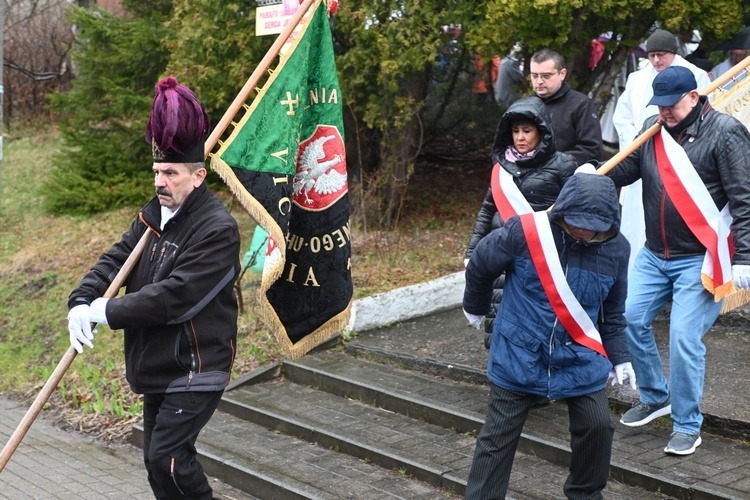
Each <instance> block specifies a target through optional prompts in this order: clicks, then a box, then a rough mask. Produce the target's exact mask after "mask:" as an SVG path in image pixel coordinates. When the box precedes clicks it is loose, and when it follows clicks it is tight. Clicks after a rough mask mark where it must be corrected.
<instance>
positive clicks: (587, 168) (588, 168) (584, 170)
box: [575, 163, 596, 174]
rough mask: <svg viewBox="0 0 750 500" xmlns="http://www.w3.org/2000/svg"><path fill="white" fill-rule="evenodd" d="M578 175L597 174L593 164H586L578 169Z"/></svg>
mask: <svg viewBox="0 0 750 500" xmlns="http://www.w3.org/2000/svg"><path fill="white" fill-rule="evenodd" d="M575 173H576V174H595V173H596V167H594V166H593V165H592V164H591V163H584V164H583V165H581V166H580V167H578V168H577V169H576V171H575Z"/></svg>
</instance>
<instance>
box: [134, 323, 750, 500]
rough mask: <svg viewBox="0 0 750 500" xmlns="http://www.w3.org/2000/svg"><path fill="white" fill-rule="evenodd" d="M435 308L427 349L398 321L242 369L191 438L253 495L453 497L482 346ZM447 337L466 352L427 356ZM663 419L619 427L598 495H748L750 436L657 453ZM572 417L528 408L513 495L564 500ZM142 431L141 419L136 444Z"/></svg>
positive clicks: (482, 389)
mask: <svg viewBox="0 0 750 500" xmlns="http://www.w3.org/2000/svg"><path fill="white" fill-rule="evenodd" d="M458 315H460V310H459V312H458ZM440 317H441V316H440V315H438V320H437V321H443V324H442V327H443V328H439V329H432V328H433V326H434V325H428V326H427V329H428V330H430V329H432V331H433V332H434V335H433V336H432V337H430V335H429V333H427V334H426V336H425V338H430V339H431V340H430V341H431V342H432V344H431V347H432V348H430V346H427V347H425V346H423V345H416V344H415V341H413V340H410V339H412V337H410V336H409V333H410V331H409V328H408V325H406V324H405V325H396V326H394V327H392V328H391V329H390V330H383V331H382V332H379V331H378V330H375V331H373V332H367V333H366V334H363V335H360V336H358V337H356V338H355V339H353V340H350V341H347V342H345V343H342V342H341V340H340V339H338V338H337V339H334V340H333V341H331V342H329V343H328V345H325V346H321V348H319V349H317V350H316V351H315V352H313V353H310V354H308V355H306V356H304V357H303V358H301V359H300V360H297V361H290V360H284V361H282V362H280V363H277V364H273V365H270V366H265V367H262V368H260V369H258V370H256V371H254V372H253V373H251V374H249V375H247V376H245V377H243V378H241V379H238V380H236V381H235V382H234V383H233V384H232V385H231V386H230V387H229V388H228V389H227V390H226V392H225V395H224V398H223V400H222V403H221V405H220V407H219V412H217V414H216V415H214V417H213V418H212V419H211V421H210V422H209V424H208V425H207V426H206V428H205V429H204V431H203V432H202V433H201V435H200V437H199V440H198V445H197V447H198V450H199V453H200V455H201V463H202V464H203V465H204V467H205V469H206V472H207V474H209V475H211V476H214V477H216V478H218V479H220V480H222V481H224V482H225V483H227V484H229V485H231V486H233V487H234V488H237V489H239V490H241V491H243V492H246V493H247V495H248V497H247V498H260V499H287V498H289V499H297V498H299V499H303V498H304V499H308V498H309V499H336V498H357V499H380V498H389V499H395V498H415V499H425V500H427V499H438V498H461V497H462V496H463V493H464V490H465V486H466V479H467V476H468V472H469V468H470V466H471V459H472V455H473V451H474V441H475V436H476V432H477V431H478V430H479V428H480V427H481V425H482V423H483V421H484V416H485V412H486V400H487V394H488V386H487V385H486V379H485V377H484V373H483V369H482V368H483V365H482V364H481V363H480V362H478V361H477V360H476V357H477V356H481V355H482V354H484V356H485V360H486V353H483V352H482V351H481V350H478V351H472V350H473V349H474V344H477V345H479V344H480V343H479V337H478V336H477V334H476V333H475V332H476V331H474V332H471V333H469V332H467V329H466V328H465V324H464V323H465V322H463V321H462V318H461V319H456V318H457V317H458V316H457V315H456V314H455V312H448V313H443V317H442V318H443V319H440ZM459 328H460V330H459ZM446 330H447V333H446ZM383 332H385V333H383ZM439 332H443V333H439ZM468 342H471V343H472V344H471V346H469V347H467V345H468V344H467V343H468ZM451 347H452V348H453V352H452V356H453V357H452V359H457V360H459V361H461V360H463V361H464V362H465V364H461V363H460V362H446V361H445V359H441V357H440V356H441V355H440V354H437V355H435V353H439V352H440V351H441V349H450V348H451ZM477 349H482V350H483V349H484V348H483V347H479V348H477ZM420 351H422V352H424V354H422V355H420V354H419V352H420ZM428 352H429V353H430V354H431V355H432V356H431V355H428ZM466 353H468V354H466ZM472 353H473V354H472ZM463 355H465V356H466V357H465V358H463V359H462V356H463ZM612 403H613V408H614V409H617V408H618V407H619V406H622V405H623V403H622V402H621V401H618V400H617V399H616V398H614V397H613V398H612ZM613 418H616V417H615V416H613ZM660 420H661V421H662V422H659V421H657V423H656V425H654V424H651V425H649V426H646V427H642V428H638V429H632V428H627V427H624V426H622V425H619V424H617V425H616V431H615V444H614V449H613V457H612V464H611V480H610V482H609V484H608V486H607V489H606V490H605V492H604V494H605V498H607V499H623V500H624V499H634V498H642V499H648V498H661V499H664V498H685V499H688V498H690V499H726V498H731V499H735V498H736V499H745V498H747V499H750V493H748V491H750V472H749V471H748V469H749V466H750V446H748V445H747V444H746V443H744V442H741V441H739V440H733V439H728V438H726V437H720V436H717V435H709V434H706V433H704V434H703V437H704V444H703V445H702V446H701V447H700V448H699V452H697V453H696V454H694V455H691V456H689V457H679V458H678V457H670V456H667V455H665V454H664V453H663V452H662V448H663V446H664V444H665V442H666V441H665V439H666V436H668V434H669V425H668V422H666V419H660ZM567 426H568V417H567V408H566V406H565V404H564V403H552V404H550V405H547V406H545V407H541V408H539V409H536V410H534V411H532V413H531V415H530V417H529V419H528V421H527V424H526V426H525V429H524V434H523V436H522V440H521V444H520V445H519V451H518V453H517V455H516V458H515V463H514V469H513V474H512V477H511V488H510V492H509V496H510V497H512V498H516V499H527V498H538V499H549V498H564V496H563V494H562V485H563V482H564V481H565V478H566V476H567V463H568V460H569V447H568V431H567ZM141 432H142V429H141V428H140V427H136V429H135V432H134V435H135V439H136V443H137V444H139V445H140V444H141V439H142V434H141Z"/></svg>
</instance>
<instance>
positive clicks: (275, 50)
mask: <svg viewBox="0 0 750 500" xmlns="http://www.w3.org/2000/svg"><path fill="white" fill-rule="evenodd" d="M316 1H317V0H305V1H304V2H302V4H301V5H300V6H299V8H298V9H297V11H296V12H295V13H294V16H292V18H291V19H290V21H289V24H287V25H286V27H285V28H284V30H283V31H282V32H281V33H280V34H279V36H278V37H277V38H276V41H274V42H273V45H271V48H270V49H268V52H266V55H265V56H263V59H261V61H260V63H258V65H257V66H256V67H255V71H253V73H252V74H251V75H250V78H248V79H247V82H245V85H243V86H242V88H241V89H240V92H239V94H237V97H235V98H234V101H232V104H230V105H229V107H228V108H227V110H226V112H225V113H224V116H223V117H222V118H221V120H219V123H218V124H217V125H216V127H215V128H214V130H213V131H212V132H211V135H209V136H208V139H207V140H206V146H208V145H210V146H211V147H210V148H207V149H208V151H210V150H211V149H213V147H214V146H215V145H216V143H217V142H219V138H220V137H221V135H222V134H223V133H224V131H225V130H226V129H227V127H229V125H230V124H231V123H232V120H233V119H234V117H235V116H236V115H237V113H239V111H240V109H241V108H242V106H243V104H245V101H246V100H247V98H248V97H249V96H250V93H251V92H252V91H253V89H254V88H255V87H256V86H257V85H258V82H259V81H260V78H261V77H262V76H263V73H265V72H266V71H267V70H268V68H270V67H271V64H272V63H273V61H274V59H276V56H278V55H279V52H281V48H282V47H283V46H284V44H285V43H286V41H287V40H289V37H290V36H292V33H293V32H294V30H295V29H296V28H297V25H298V24H299V22H300V21H301V20H302V17H303V16H304V15H305V14H306V13H307V11H308V10H309V9H310V6H311V5H312V4H313V3H315V2H316ZM207 154H208V153H207Z"/></svg>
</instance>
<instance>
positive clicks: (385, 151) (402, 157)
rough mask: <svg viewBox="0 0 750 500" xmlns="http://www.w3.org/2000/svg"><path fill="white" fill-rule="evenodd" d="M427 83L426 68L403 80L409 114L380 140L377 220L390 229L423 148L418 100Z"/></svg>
mask: <svg viewBox="0 0 750 500" xmlns="http://www.w3.org/2000/svg"><path fill="white" fill-rule="evenodd" d="M428 83H429V69H428V68H425V69H424V70H423V71H421V72H419V73H414V74H413V75H411V76H409V77H408V78H406V79H404V82H403V90H404V92H403V93H404V94H405V95H407V96H409V97H411V98H412V99H413V101H414V102H415V106H414V109H413V112H412V115H411V117H410V119H409V120H408V121H407V122H406V124H405V125H404V126H402V127H398V128H393V129H391V130H388V131H386V132H385V134H384V140H383V142H382V143H381V159H382V163H381V171H382V172H383V174H385V177H381V180H382V181H383V183H382V184H381V186H382V193H381V196H380V201H381V204H380V206H381V207H382V209H381V213H380V217H379V221H380V224H381V225H382V226H383V227H386V228H389V229H390V228H393V227H395V226H396V225H397V224H398V218H399V215H400V211H401V206H402V203H403V201H404V195H405V193H406V188H407V187H408V185H409V178H410V177H411V174H412V173H413V172H414V160H415V159H416V157H417V155H418V154H419V150H420V148H421V147H422V140H423V127H422V122H421V119H420V109H419V107H418V104H417V103H422V102H424V99H425V96H426V95H427V86H428Z"/></svg>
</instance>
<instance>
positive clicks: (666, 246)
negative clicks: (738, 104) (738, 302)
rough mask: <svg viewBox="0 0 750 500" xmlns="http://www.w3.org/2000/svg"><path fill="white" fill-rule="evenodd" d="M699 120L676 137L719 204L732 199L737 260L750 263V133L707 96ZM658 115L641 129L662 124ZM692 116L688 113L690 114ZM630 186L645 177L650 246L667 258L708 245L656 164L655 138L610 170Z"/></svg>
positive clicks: (701, 103)
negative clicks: (672, 195) (675, 201)
mask: <svg viewBox="0 0 750 500" xmlns="http://www.w3.org/2000/svg"><path fill="white" fill-rule="evenodd" d="M698 106H700V107H701V109H700V112H699V113H697V116H696V118H695V120H694V121H693V122H692V123H691V124H690V125H688V126H687V128H685V129H684V130H682V131H681V132H680V133H679V134H678V135H677V136H676V137H675V140H676V141H677V143H678V144H680V145H681V146H682V148H683V149H684V150H685V153H686V154H687V156H688V158H690V161H691V162H692V164H693V166H694V167H695V170H696V172H698V175H699V176H700V178H701V180H703V183H704V184H705V185H706V187H707V189H708V192H709V193H710V194H711V197H712V198H713V200H714V202H716V207H717V208H718V209H719V210H721V209H722V208H724V206H725V205H726V204H727V202H729V212H730V213H731V215H732V217H733V219H734V220H733V223H732V238H733V240H734V247H735V250H736V253H735V254H734V257H733V258H732V262H733V263H734V264H745V265H747V264H750V132H748V130H747V128H746V127H745V126H744V125H743V124H742V123H741V122H740V121H739V120H737V119H736V118H733V117H731V116H729V115H726V114H724V113H720V112H718V111H716V110H715V109H713V108H711V105H710V104H709V103H708V100H707V98H706V97H701V98H700V101H699V103H698ZM657 119H658V116H653V117H650V118H648V119H646V121H645V122H644V124H643V129H642V130H641V132H643V131H644V130H646V129H647V128H649V127H650V126H652V125H653V124H654V123H656V120H657ZM686 119H687V118H686ZM608 175H609V176H610V177H611V178H612V180H614V181H615V184H616V185H617V186H618V187H620V186H626V185H628V184H632V183H633V182H635V181H636V180H638V179H641V178H642V179H643V200H644V201H643V209H644V213H645V218H646V247H647V248H648V249H649V250H651V251H652V252H654V253H655V254H656V255H658V256H660V257H661V258H664V259H668V258H670V257H683V256H688V255H702V254H705V253H706V248H705V247H704V246H703V245H701V243H700V242H699V241H698V239H697V238H696V237H695V235H693V233H692V232H691V231H690V229H689V228H688V226H687V224H685V221H684V220H683V218H682V217H681V216H680V214H679V213H678V212H677V209H676V208H675V206H674V204H673V203H672V200H671V199H670V198H669V196H668V195H667V192H666V191H665V189H664V184H663V183H662V180H661V177H660V176H659V171H658V168H657V165H656V154H655V150H654V141H653V139H650V140H648V141H647V142H646V143H645V144H644V145H643V146H641V147H640V148H639V149H638V150H636V151H635V152H634V153H633V154H631V155H629V156H628V157H627V158H625V159H624V160H623V161H622V162H621V163H620V164H619V165H618V166H617V167H615V168H614V169H613V170H611V171H610V172H609V174H608Z"/></svg>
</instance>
